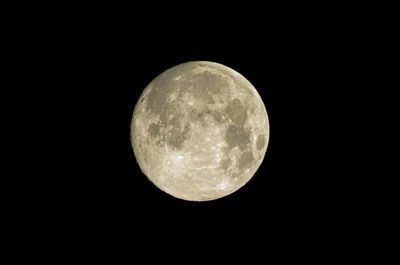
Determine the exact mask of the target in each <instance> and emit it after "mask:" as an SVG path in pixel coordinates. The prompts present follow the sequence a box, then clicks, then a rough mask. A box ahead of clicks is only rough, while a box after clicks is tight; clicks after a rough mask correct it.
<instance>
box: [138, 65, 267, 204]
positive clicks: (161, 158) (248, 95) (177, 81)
mask: <svg viewBox="0 0 400 265" xmlns="http://www.w3.org/2000/svg"><path fill="white" fill-rule="evenodd" d="M268 140H269V121H268V116H267V111H266V109H265V106H264V104H263V101H262V99H261V97H260V95H259V94H258V92H257V91H256V89H255V88H254V87H253V85H252V84H251V83H250V82H249V81H248V80H247V79H246V78H244V77H243V76H242V75H241V74H239V73H237V72H236V71H234V70H232V69H231V68H229V67H226V66H224V65H221V64H218V63H212V62H205V61H194V62H188V63H183V64H179V65H177V66H174V67H172V68H170V69H168V70H167V71H165V72H163V73H162V74H160V75H159V76H157V77H156V78H155V79H154V80H153V81H152V82H151V83H150V84H149V85H148V86H147V87H146V88H145V90H144V91H143V93H142V95H141V96H140V98H139V101H138V102H137V104H136V106H135V110H134V113H133V118H132V124H131V142H132V147H133V151H134V154H135V157H136V160H137V162H138V164H139V166H140V169H141V170H142V172H143V173H144V174H145V175H146V176H147V177H148V179H149V180H150V181H151V182H153V183H154V184H155V185H156V186H157V187H158V188H160V189H161V190H162V191H164V192H166V193H168V194H170V195H172V196H174V197H176V198H180V199H183V200H189V201H208V200H215V199H218V198H221V197H224V196H226V195H229V194H231V193H233V192H235V191H237V190H238V189H239V188H241V187H242V186H243V185H245V184H246V183H247V182H248V181H249V180H250V179H251V178H252V177H253V175H254V174H255V172H256V171H257V169H258V168H259V166H260V164H261V162H262V161H263V159H264V156H265V153H266V150H267V145H268Z"/></svg>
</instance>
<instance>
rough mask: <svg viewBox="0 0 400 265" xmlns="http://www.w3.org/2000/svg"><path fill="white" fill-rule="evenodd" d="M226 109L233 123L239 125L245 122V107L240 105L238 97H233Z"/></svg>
mask: <svg viewBox="0 0 400 265" xmlns="http://www.w3.org/2000/svg"><path fill="white" fill-rule="evenodd" d="M226 111H227V113H228V115H229V117H230V118H231V120H232V121H233V122H234V123H236V124H239V125H241V124H244V123H245V122H246V119H247V109H246V107H245V106H243V105H242V103H241V102H240V100H239V99H237V98H235V99H234V100H232V101H231V102H230V103H229V105H228V107H227V108H226Z"/></svg>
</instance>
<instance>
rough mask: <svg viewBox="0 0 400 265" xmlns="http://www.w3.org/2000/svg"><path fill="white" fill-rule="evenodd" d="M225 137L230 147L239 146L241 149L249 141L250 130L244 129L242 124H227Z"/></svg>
mask: <svg viewBox="0 0 400 265" xmlns="http://www.w3.org/2000/svg"><path fill="white" fill-rule="evenodd" d="M225 138H226V139H225V140H226V142H227V144H228V146H229V148H230V149H232V148H234V147H235V146H239V148H240V149H241V150H243V149H244V148H245V147H246V145H248V144H249V143H250V139H249V138H250V131H248V130H245V129H244V128H243V126H237V125H229V127H228V129H227V131H226V134H225Z"/></svg>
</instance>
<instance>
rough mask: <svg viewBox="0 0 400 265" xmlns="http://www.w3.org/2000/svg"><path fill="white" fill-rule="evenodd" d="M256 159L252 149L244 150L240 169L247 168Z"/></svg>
mask: <svg viewBox="0 0 400 265" xmlns="http://www.w3.org/2000/svg"><path fill="white" fill-rule="evenodd" d="M253 161H254V158H253V153H252V152H251V150H250V151H246V152H244V153H243V154H242V155H241V156H240V158H239V169H240V170H243V169H246V168H247V167H248V166H249V165H251V164H252V163H253Z"/></svg>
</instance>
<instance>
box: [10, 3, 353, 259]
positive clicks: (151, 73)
mask: <svg viewBox="0 0 400 265" xmlns="http://www.w3.org/2000/svg"><path fill="white" fill-rule="evenodd" d="M304 9H305V10H308V11H309V12H308V13H304V12H299V11H298V9H296V7H293V6H291V7H285V8H283V9H278V10H276V9H273V8H267V9H262V8H260V9H259V10H258V12H256V10H255V9H253V8H251V9H248V10H247V9H245V10H240V8H238V9H237V11H236V12H225V13H222V14H225V15H226V16H221V15H220V13H218V11H216V12H215V13H214V9H213V8H206V9H205V11H204V12H202V11H198V12H195V13H191V12H182V13H179V14H178V15H175V14H170V13H164V12H162V11H160V13H161V14H158V13H157V14H154V13H152V12H150V11H149V10H148V9H144V10H141V9H129V10H125V12H122V11H121V10H122V9H120V8H117V9H110V10H108V9H107V7H103V9H101V10H97V7H96V8H94V7H91V8H83V9H80V8H77V9H75V10H74V12H72V13H68V12H66V13H62V12H61V11H60V12H52V13H50V14H49V16H46V17H38V18H36V19H37V21H39V22H38V23H34V24H29V23H27V24H25V25H24V29H25V31H26V32H25V35H24V36H26V37H25V42H22V43H21V44H20V45H21V53H22V54H26V58H27V59H28V60H27V61H28V63H27V64H26V65H24V66H26V68H28V69H35V70H36V71H35V74H34V75H32V77H30V78H31V80H32V81H33V82H35V83H36V84H37V89H36V90H35V94H39V95H40V96H43V100H44V101H45V102H46V104H44V105H43V106H39V107H40V108H41V109H42V110H41V111H42V113H41V115H42V116H44V117H46V118H48V120H47V121H46V126H47V127H48V129H46V130H41V131H40V132H38V134H40V136H41V137H42V138H43V139H45V140H46V142H50V148H49V149H45V150H43V147H42V146H38V149H35V150H42V152H44V153H46V158H45V159H43V162H42V163H43V164H41V165H44V167H43V168H44V169H42V168H41V169H40V170H43V174H42V175H41V177H40V178H35V179H34V181H33V180H32V181H31V182H32V183H34V186H35V187H38V188H37V189H34V193H35V194H34V198H40V200H39V201H37V200H33V201H32V202H27V203H28V204H31V206H32V208H33V209H34V211H35V212H34V216H37V218H38V219H39V220H44V219H45V220H44V221H42V222H43V224H44V226H49V227H54V228H55V231H58V232H59V231H60V229H61V231H63V233H65V234H66V235H68V236H70V237H75V238H77V239H79V240H80V239H82V240H85V239H87V240H88V241H90V242H93V241H96V240H98V241H99V242H104V241H107V240H108V239H110V241H112V242H117V243H116V244H117V245H118V246H120V247H121V248H122V249H124V247H129V246H131V245H132V244H133V243H134V242H136V240H138V238H140V244H142V245H145V246H149V247H154V245H157V244H162V245H168V244H169V242H170V241H171V239H175V238H178V239H179V240H180V241H181V242H197V243H199V242H203V241H206V242H208V244H212V245H213V244H215V246H216V248H215V249H217V246H219V245H220V244H222V243H223V244H228V243H232V245H233V246H236V247H243V246H244V245H251V244H252V243H253V244H254V243H256V242H257V241H259V240H261V241H263V240H265V241H267V242H268V244H272V245H275V246H278V248H279V246H281V245H285V244H286V243H287V240H288V239H290V242H293V244H295V245H296V244H297V245H301V244H303V243H304V242H305V241H307V240H308V239H310V238H312V240H313V241H314V242H316V243H318V242H319V241H320V240H323V239H326V238H327V237H333V236H335V234H336V236H337V235H340V234H341V233H342V232H343V230H342V228H343V227H344V226H346V227H349V226H350V227H352V226H353V225H356V223H352V221H351V216H352V215H353V214H354V213H355V212H357V209H358V208H357V206H358V198H353V197H352V196H351V195H350V193H351V191H352V189H354V182H353V180H350V179H349V178H348V176H349V175H351V174H352V173H353V172H352V171H351V170H348V171H346V170H344V168H345V165H347V164H349V163H350V162H349V160H348V159H347V157H346V155H347V156H348V154H349V152H350V153H351V152H352V151H351V150H350V149H349V148H347V147H348V146H347V147H346V148H343V143H342V141H343V139H344V138H346V139H345V140H346V141H348V140H349V138H352V137H356V136H355V135H351V134H350V135H346V136H345V137H343V134H346V133H348V131H346V129H345V128H346V125H347V123H348V122H349V121H348V119H343V118H342V117H343V116H342V114H343V111H342V107H344V106H345V105H346V104H348V102H347V100H348V98H349V96H350V94H352V93H354V92H353V91H352V90H351V89H354V82H355V81H351V80H349V77H350V76H352V75H354V72H355V71H354V67H353V65H354V64H355V62H356V61H357V62H358V63H359V59H360V58H359V57H358V56H357V52H358V51H359V50H360V49H359V48H360V47H359V43H358V42H356V41H354V39H355V38H356V37H357V34H359V32H360V29H359V28H358V27H357V23H353V24H341V23H340V21H342V20H343V19H344V18H342V17H339V18H338V17H337V15H336V14H331V13H329V12H328V11H327V9H321V10H322V11H320V12H312V11H311V9H310V10H309V9H308V7H304ZM132 10H135V11H134V12H133V11H132ZM157 10H162V8H161V7H158V8H157ZM131 11H132V12H131ZM210 12H211V13H212V15H210ZM142 13H143V15H141V14H142ZM227 14H231V15H227ZM243 14H245V15H243ZM209 15H210V17H209ZM342 16H346V14H342ZM154 17H157V19H154ZM18 34H19V33H18ZM26 42H29V43H30V45H24V43H26ZM193 60H205V61H213V62H217V63H221V64H224V65H226V66H228V67H231V68H232V69H234V70H236V71H238V72H239V73H241V74H242V75H243V76H245V77H246V78H247V79H248V80H249V81H250V82H251V83H252V84H253V85H254V87H255V88H256V89H257V91H258V93H259V94H260V95H261V97H262V99H263V101H264V104H265V106H266V109H267V112H268V116H269V120H270V139H269V145H268V149H267V153H266V156H265V159H264V161H263V163H262V164H261V166H260V168H259V170H258V171H257V172H256V174H255V175H254V177H253V178H252V179H251V180H250V181H249V182H248V183H247V184H246V185H245V186H244V187H242V188H241V189H240V190H238V191H237V192H235V193H233V194H231V195H229V196H226V197H224V198H221V199H219V200H215V201H209V202H201V203H199V202H188V201H183V200H179V199H176V198H174V197H172V196H170V195H168V194H166V193H164V192H162V191H161V190H159V189H158V188H156V187H155V186H154V185H153V184H152V183H151V182H150V181H149V180H147V178H146V176H145V175H144V174H143V173H142V172H141V171H140V169H139V166H138V164H137V163H136V160H135V157H134V154H133V150H132V147H131V143H130V139H129V137H130V123H131V119H132V114H133V109H134V106H135V104H136V102H137V100H138V98H139V96H140V94H141V93H142V91H143V89H144V88H145V87H146V86H147V85H148V83H149V82H151V81H152V80H153V79H154V78H155V77H156V76H157V75H159V74H160V73H162V72H163V71H165V70H167V69H168V68H170V67H172V66H174V65H177V64H179V63H184V62H187V61H193ZM28 115H31V114H28ZM347 118H348V117H347ZM37 127H38V126H37V124H34V125H33V126H32V128H37ZM49 140H50V141H49ZM43 213H44V214H45V216H48V218H44V219H43ZM58 232H57V233H58ZM142 234H144V236H142ZM230 251H232V252H235V251H237V250H236V248H235V247H234V248H231V249H230Z"/></svg>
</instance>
